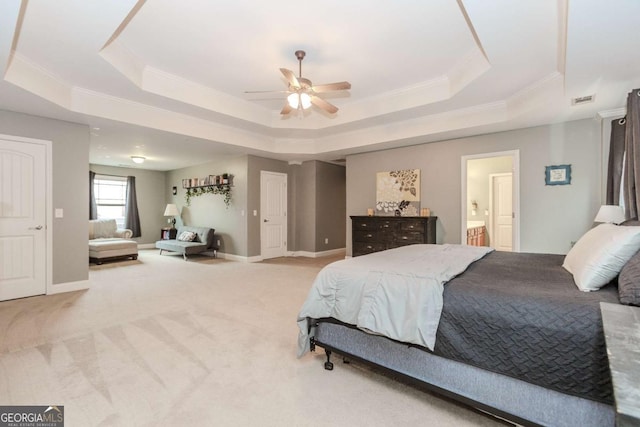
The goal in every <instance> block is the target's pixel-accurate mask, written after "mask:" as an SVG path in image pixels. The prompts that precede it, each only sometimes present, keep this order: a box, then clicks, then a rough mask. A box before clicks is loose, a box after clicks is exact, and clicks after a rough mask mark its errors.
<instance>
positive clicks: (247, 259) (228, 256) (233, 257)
mask: <svg viewBox="0 0 640 427" xmlns="http://www.w3.org/2000/svg"><path fill="white" fill-rule="evenodd" d="M345 250H346V249H345V248H338V249H330V250H328V251H322V252H307V251H295V252H291V251H289V252H287V255H286V256H293V257H296V256H303V257H307V258H321V257H325V256H333V255H341V254H342V255H344V254H345ZM218 258H224V259H228V260H230V261H239V262H260V261H263V260H264V258H262V256H261V255H257V256H251V257H246V256H240V255H234V254H225V253H224V252H218Z"/></svg>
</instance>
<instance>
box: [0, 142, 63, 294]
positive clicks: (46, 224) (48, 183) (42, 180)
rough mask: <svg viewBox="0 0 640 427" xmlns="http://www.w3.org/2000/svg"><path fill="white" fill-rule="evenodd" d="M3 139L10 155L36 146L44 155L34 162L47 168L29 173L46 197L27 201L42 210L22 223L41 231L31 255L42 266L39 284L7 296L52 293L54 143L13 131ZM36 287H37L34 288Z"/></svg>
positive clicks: (35, 262) (38, 277)
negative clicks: (39, 202) (36, 200)
mask: <svg viewBox="0 0 640 427" xmlns="http://www.w3.org/2000/svg"><path fill="white" fill-rule="evenodd" d="M0 141H1V142H4V143H5V144H4V145H3V147H6V148H7V150H6V152H7V153H8V156H9V157H14V156H12V155H11V154H10V153H11V152H12V151H13V152H14V153H20V152H22V149H21V147H24V150H25V151H33V150H35V152H39V153H40V154H39V155H43V157H44V158H42V159H41V160H37V162H39V164H36V165H34V167H35V168H38V169H40V168H42V169H44V170H35V169H34V170H33V171H32V172H31V173H30V175H32V176H33V179H34V180H37V181H33V183H37V184H36V185H41V186H43V188H42V189H41V190H42V191H40V192H39V195H38V196H37V197H43V198H44V203H43V204H38V203H35V201H33V204H32V205H31V202H29V203H28V204H27V205H30V206H32V207H33V208H34V209H35V208H37V209H39V210H41V211H40V212H38V213H34V214H33V215H32V218H31V220H30V219H29V216H28V215H27V216H26V217H24V218H23V220H22V222H21V225H20V227H24V228H25V230H27V231H28V232H31V233H32V234H34V235H35V234H40V233H42V234H41V235H40V237H39V238H38V240H40V242H41V243H39V244H38V245H41V246H40V249H34V250H33V251H32V252H30V254H29V255H28V256H32V257H33V260H32V261H33V263H34V266H35V265H39V266H40V267H38V268H42V273H38V274H37V275H36V276H34V277H35V280H36V282H37V284H34V286H33V287H34V291H33V292H28V293H26V294H24V295H22V294H20V295H18V294H17V293H15V292H13V291H12V292H10V293H8V294H7V295H6V296H7V297H8V299H11V298H12V297H15V298H20V297H24V296H30V295H40V294H45V293H46V294H49V293H52V290H53V288H52V283H51V282H52V265H53V262H52V259H53V257H52V253H53V251H52V241H53V238H52V236H53V227H52V224H53V209H52V206H53V204H52V194H53V185H52V143H51V141H45V140H40V139H33V138H24V137H18V136H12V135H1V134H0ZM10 147H14V148H10ZM29 147H31V148H29ZM26 157H28V156H25V158H26ZM12 173H14V172H11V171H8V170H6V171H4V172H2V174H8V175H7V176H6V177H5V178H8V177H9V176H10V175H11V174H12ZM3 180H4V179H3ZM9 190H10V189H9ZM7 194H9V193H7ZM12 200H13V198H12ZM27 205H24V206H27ZM38 206H40V207H38ZM28 207H29V206H27V208H28ZM29 209H31V208H29ZM29 209H27V210H26V211H25V212H27V211H28V210H29ZM29 221H31V222H29ZM25 236H26V237H25V238H28V236H27V235H25ZM42 240H44V242H42ZM34 268H35V267H34ZM25 271H26V270H25ZM34 271H35V270H34ZM26 279H27V277H24V278H22V279H20V280H26ZM36 288H37V290H35V289H36ZM14 294H15V295H14Z"/></svg>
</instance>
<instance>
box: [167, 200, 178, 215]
mask: <svg viewBox="0 0 640 427" xmlns="http://www.w3.org/2000/svg"><path fill="white" fill-rule="evenodd" d="M179 215H180V212H179V211H178V207H177V206H176V205H174V204H173V203H169V204H168V205H167V207H166V208H164V216H179Z"/></svg>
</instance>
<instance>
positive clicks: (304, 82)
mask: <svg viewBox="0 0 640 427" xmlns="http://www.w3.org/2000/svg"><path fill="white" fill-rule="evenodd" d="M295 55H296V58H297V59H298V77H296V75H295V73H294V72H293V71H291V70H288V69H286V68H280V72H281V73H282V74H283V75H284V78H285V79H287V84H288V88H287V89H288V90H287V91H286V93H289V95H288V96H287V103H286V104H285V105H284V107H283V108H282V111H280V114H283V115H284V114H289V113H290V112H292V111H294V110H306V109H307V108H309V107H311V105H312V104H313V105H315V106H316V107H319V108H322V109H323V110H324V111H326V112H327V113H329V114H334V113H336V112H337V111H338V107H336V106H335V105H333V104H331V103H330V102H328V101H326V100H324V99H322V98H320V97H319V96H318V94H319V93H324V92H332V91H337V90H347V89H351V83H349V82H336V83H328V84H322V85H313V84H312V83H311V80H309V79H306V78H304V77H302V60H303V59H304V57H305V55H306V53H305V51H304V50H296V52H295ZM265 92H278V91H249V92H245V93H265Z"/></svg>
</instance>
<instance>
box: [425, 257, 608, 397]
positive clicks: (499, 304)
mask: <svg viewBox="0 0 640 427" xmlns="http://www.w3.org/2000/svg"><path fill="white" fill-rule="evenodd" d="M563 259H564V257H563V256H561V255H547V254H523V253H507V252H494V253H491V254H488V255H487V256H486V257H484V258H483V259H482V260H480V261H478V262H476V263H474V264H472V265H471V266H469V268H468V269H467V271H465V273H464V274H461V275H460V276H458V277H456V278H455V279H453V280H451V281H450V282H449V283H447V284H446V285H445V287H444V305H443V310H442V316H441V319H440V324H439V326H438V332H437V338H436V346H435V351H434V353H435V354H438V355H440V356H444V357H447V358H449V359H453V360H457V361H460V362H463V363H467V364H471V365H475V366H477V367H480V368H483V369H487V370H490V371H494V372H497V373H501V374H505V375H509V376H512V377H515V378H518V379H521V380H524V381H527V382H530V383H533V384H537V385H541V386H543V387H546V388H551V389H554V390H557V391H560V392H563V393H568V394H572V395H576V396H579V397H585V398H589V399H592V400H597V401H601V402H605V403H611V402H612V401H613V397H612V391H611V383H610V381H611V380H610V375H609V367H608V363H607V353H606V348H605V342H604V334H603V331H602V321H601V316H600V308H599V303H600V302H601V301H606V302H611V303H618V302H619V300H618V291H617V287H616V286H615V284H614V283H612V284H609V285H607V286H605V287H604V288H602V289H601V290H599V291H597V292H580V291H579V290H578V288H577V287H576V285H575V284H574V282H573V278H572V276H571V274H569V273H568V272H567V271H566V270H565V269H564V268H562V261H563Z"/></svg>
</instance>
